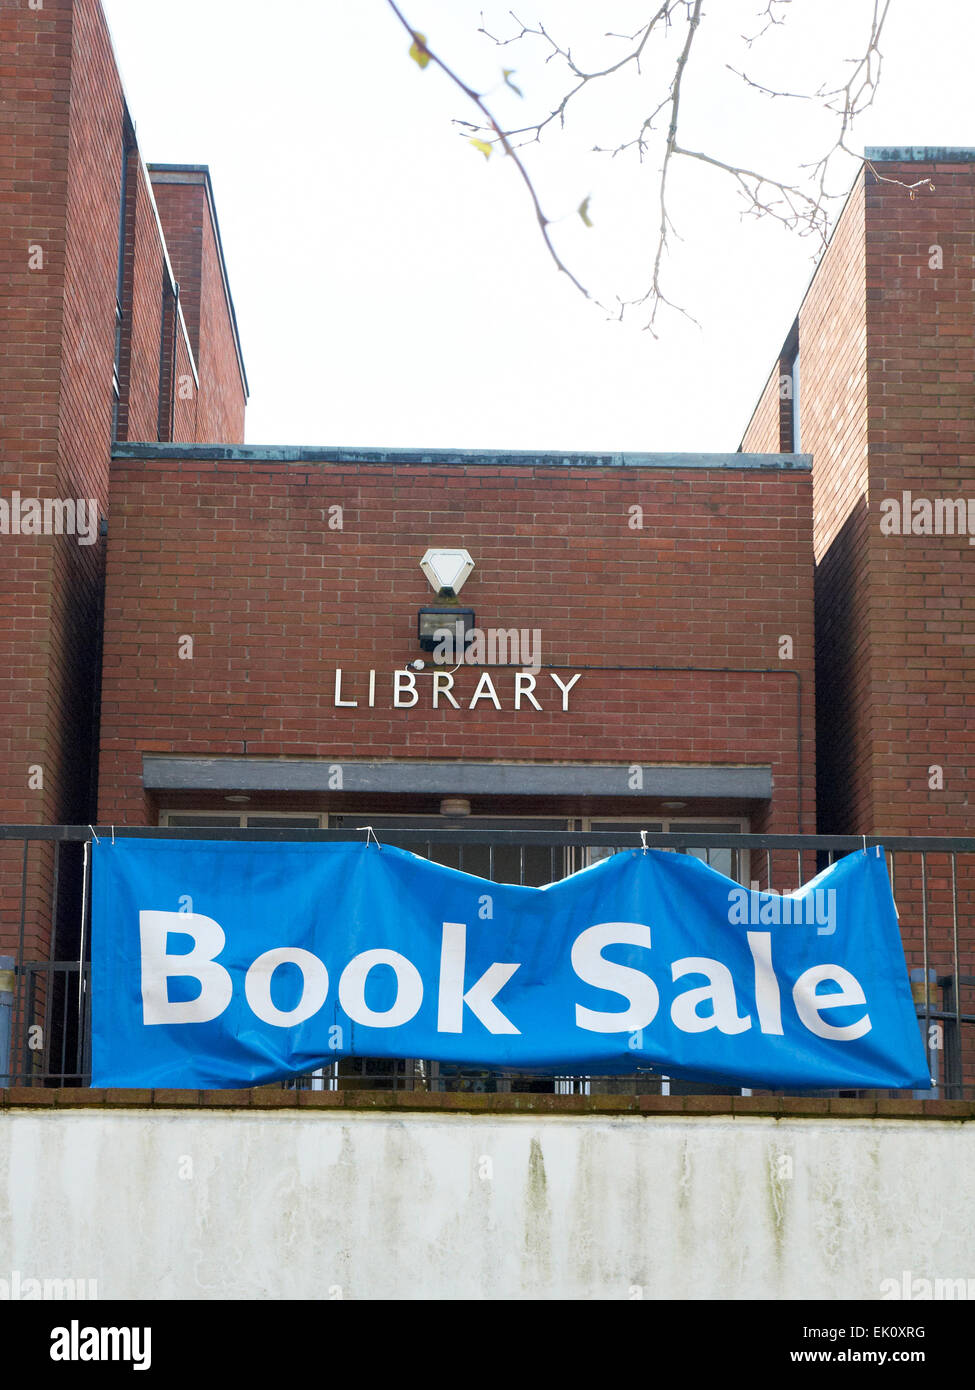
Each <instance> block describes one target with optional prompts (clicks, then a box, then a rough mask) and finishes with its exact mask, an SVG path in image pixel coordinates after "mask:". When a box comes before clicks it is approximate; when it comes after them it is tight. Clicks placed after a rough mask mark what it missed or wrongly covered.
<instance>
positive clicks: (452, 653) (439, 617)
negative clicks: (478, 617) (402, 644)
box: [416, 604, 474, 662]
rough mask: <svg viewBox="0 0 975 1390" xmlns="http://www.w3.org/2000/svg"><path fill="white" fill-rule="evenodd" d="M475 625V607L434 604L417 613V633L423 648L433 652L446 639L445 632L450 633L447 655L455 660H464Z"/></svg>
mask: <svg viewBox="0 0 975 1390" xmlns="http://www.w3.org/2000/svg"><path fill="white" fill-rule="evenodd" d="M473 626H474V610H473V608H451V607H449V606H448V605H447V604H432V605H431V606H430V607H427V608H421V609H420V611H419V612H418V613H417V615H416V635H417V638H418V640H419V643H420V648H421V650H422V651H425V652H432V651H433V649H434V648H435V647H436V646H438V645H439V643H440V642H442V641H443V640H444V634H445V633H449V635H450V645H449V647H447V649H446V651H447V656H448V657H449V658H452V660H453V661H454V662H460V661H463V659H464V652H465V651H466V649H467V644H468V642H469V641H470V640H471V628H473Z"/></svg>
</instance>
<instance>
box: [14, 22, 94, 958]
mask: <svg viewBox="0 0 975 1390" xmlns="http://www.w3.org/2000/svg"><path fill="white" fill-rule="evenodd" d="M0 90H2V98H3V100H2V102H0V120H2V122H3V136H2V138H0V151H2V154H0V160H2V162H0V226H2V228H3V236H2V243H3V247H4V252H3V256H4V261H5V263H6V265H5V269H8V270H9V275H7V274H5V275H4V276H3V283H4V296H5V301H6V302H5V306H4V309H5V323H4V332H3V334H2V335H0V354H2V357H0V379H2V381H3V391H4V409H3V415H2V420H0V455H2V458H3V460H4V462H3V465H2V468H3V474H2V479H0V483H2V491H3V495H4V496H5V497H6V498H9V497H10V495H11V493H12V491H13V490H14V489H17V490H19V492H20V493H21V495H22V496H24V497H28V496H35V497H38V498H40V499H44V498H48V499H51V498H71V499H78V498H81V499H86V500H87V499H89V498H91V499H94V500H95V502H96V503H97V504H98V506H99V508H101V509H105V508H106V507H107V493H108V457H109V448H110V437H111V419H112V394H111V381H112V362H113V355H114V302H115V274H116V264H117V254H116V252H117V240H118V232H117V228H118V203H119V188H120V181H121V122H122V105H121V93H120V89H119V86H118V81H117V76H116V74H115V69H114V64H113V62H112V59H111V56H110V53H109V50H108V42H107V35H106V33H105V29H104V25H103V22H102V16H101V12H100V9H99V8H98V6H97V4H95V3H94V0H77V2H76V3H75V4H73V5H72V4H70V3H68V0H50V2H49V3H47V4H45V6H44V8H43V9H40V10H32V9H29V8H28V7H27V6H17V7H10V6H5V7H3V9H2V10H0ZM11 137H12V138H11ZM106 219H107V221H106ZM106 228H107V232H106ZM103 235H107V246H103V245H102V243H101V238H102V236H103ZM29 245H36V246H39V247H40V250H41V252H42V253H43V257H44V265H43V268H42V269H38V270H29V269H28V246H29ZM106 287H107V293H108V299H107V306H108V307H107V312H103V308H104V306H103V305H102V303H101V302H100V296H102V295H103V294H104V293H105V291H106ZM0 555H2V559H3V566H4V584H3V591H4V596H3V600H2V604H3V607H2V609H0V652H2V655H3V657H4V658H5V660H4V661H3V663H2V669H3V673H4V676H3V691H2V695H3V701H4V704H5V705H6V704H7V702H8V701H9V705H8V708H9V709H11V710H12V711H14V712H15V715H14V717H13V718H11V719H8V720H5V721H4V730H3V735H2V740H3V743H4V744H5V747H4V749H3V751H4V754H5V756H4V758H3V765H2V768H0V819H2V820H3V821H6V822H26V823H38V822H44V821H58V820H70V819H76V818H78V817H79V815H81V814H83V813H84V809H85V808H87V806H88V796H89V792H90V780H89V765H88V763H89V760H88V751H89V745H90V741H91V740H90V726H91V710H92V698H93V694H94V690H95V682H94V679H93V677H94V671H93V667H92V659H93V657H94V656H95V655H96V652H97V612H98V596H99V576H100V547H99V546H98V545H97V544H95V545H93V546H84V547H83V546H79V545H78V544H77V542H76V539H75V538H74V537H72V536H31V537H24V538H21V539H19V540H12V539H11V538H10V537H2V538H0ZM31 767H39V768H40V769H41V773H42V776H43V786H42V787H39V788H37V789H31V788H30V787H29V785H28V777H29V768H31ZM35 776H36V774H35ZM18 859H19V846H18V847H8V848H5V850H4V853H3V855H2V857H0V867H2V871H3V881H2V893H0V901H2V906H0V938H2V944H3V945H4V946H5V947H6V948H7V949H9V948H10V946H11V945H12V944H13V942H14V940H15V939H16V936H17V934H18V933H19V899H20V867H21V866H20V863H19V862H18ZM49 869H50V856H49V854H48V853H47V852H45V851H36V850H35V852H34V854H33V856H32V860H31V862H30V864H29V867H28V894H27V912H26V920H25V926H26V938H25V939H26V949H27V952H28V954H29V955H34V956H37V955H40V956H42V957H43V956H44V955H46V953H47V949H48V944H49V933H50V902H49V896H48V893H47V886H48V885H49Z"/></svg>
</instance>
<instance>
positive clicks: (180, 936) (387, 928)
mask: <svg viewBox="0 0 975 1390" xmlns="http://www.w3.org/2000/svg"><path fill="white" fill-rule="evenodd" d="M93 865H94V893H93V920H92V1017H93V1076H92V1084H93V1085H94V1086H123V1087H124V1086H135V1087H157V1086H158V1087H192V1088H221V1087H243V1086H254V1085H260V1084H262V1083H264V1082H270V1081H276V1080H279V1079H283V1078H286V1077H290V1076H297V1075H301V1074H303V1073H307V1072H310V1071H313V1070H315V1069H316V1068H318V1067H322V1066H328V1065H330V1064H331V1063H333V1062H335V1061H337V1060H341V1059H343V1058H349V1057H379V1058H399V1057H414V1058H425V1059H429V1060H432V1061H440V1062H446V1063H460V1064H466V1065H469V1066H474V1067H481V1068H486V1069H514V1070H519V1071H538V1072H548V1073H560V1074H591V1075H600V1074H607V1073H621V1072H636V1071H640V1070H648V1071H654V1072H659V1073H663V1074H664V1075H670V1074H676V1075H679V1076H681V1077H685V1078H688V1079H691V1080H701V1081H710V1082H713V1083H721V1084H726V1085H732V1086H745V1087H747V1086H754V1087H770V1088H775V1089H778V1088H783V1089H790V1090H794V1089H798V1088H832V1087H864V1088H872V1087H884V1088H886V1087H890V1088H910V1089H919V1088H926V1087H929V1086H930V1076H929V1072H928V1067H927V1064H926V1060H925V1054H924V1048H923V1046H922V1042H921V1038H920V1034H919V1029H918V1022H917V1017H916V1014H915V1010H914V1006H913V1003H912V1000H911V994H910V988H909V984H908V977H907V970H906V967H905V963H904V955H903V951H902V948H901V941H900V934H899V932H898V926H897V915H896V911H895V908H894V904H893V900H892V898H891V893H890V884H889V882H888V878H887V868H886V862H885V860H884V857H883V855H882V853H881V851H879V850H873V849H871V850H869V851H864V852H862V853H857V854H854V855H851V856H849V857H848V858H846V859H843V860H841V861H840V862H839V863H838V864H835V865H833V866H832V867H831V868H829V869H827V870H826V871H825V872H824V873H822V874H820V875H819V877H818V878H816V879H814V880H813V881H812V882H811V883H808V884H806V885H805V886H804V887H803V888H802V889H801V890H799V891H798V892H797V893H795V894H792V895H781V896H780V895H778V894H775V893H759V892H752V891H750V890H748V889H745V888H742V887H741V886H740V885H738V884H735V883H733V882H732V880H730V879H728V878H725V877H724V876H723V875H721V874H719V873H716V872H715V871H714V870H713V869H710V868H708V867H707V866H706V865H704V864H702V863H701V862H700V861H699V860H697V859H695V858H693V857H692V856H689V855H681V854H672V853H664V852H658V851H655V850H633V851H627V852H624V853H620V854H615V855H613V856H612V857H611V858H609V859H606V860H603V861H601V862H599V863H597V864H595V865H593V866H592V867H591V868H588V869H584V870H583V871H582V872H580V873H577V874H573V875H572V876H571V877H570V878H567V879H564V880H562V881H561V882H558V883H553V884H549V885H548V886H547V887H545V888H523V887H518V886H514V885H509V884H500V883H491V882H489V881H487V880H486V879H480V878H475V877H473V876H472V875H470V874H465V873H460V872H458V871H457V870H455V869H447V868H443V867H442V866H440V865H438V864H433V863H430V862H429V861H428V860H425V859H421V858H418V857H417V856H416V855H413V854H409V853H407V852H405V851H403V850H399V849H394V848H392V847H390V846H386V845H384V846H381V847H380V846H378V845H376V844H375V843H373V844H369V845H363V844H351V843H318V844H312V843H307V844H291V843H269V842H261V843H247V842H240V841H236V842H234V841H202V840H191V841H182V840H138V839H119V840H117V841H116V842H115V843H114V844H113V843H110V842H109V841H107V840H105V839H103V840H101V841H100V842H99V843H97V844H95V845H94V846H93Z"/></svg>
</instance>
